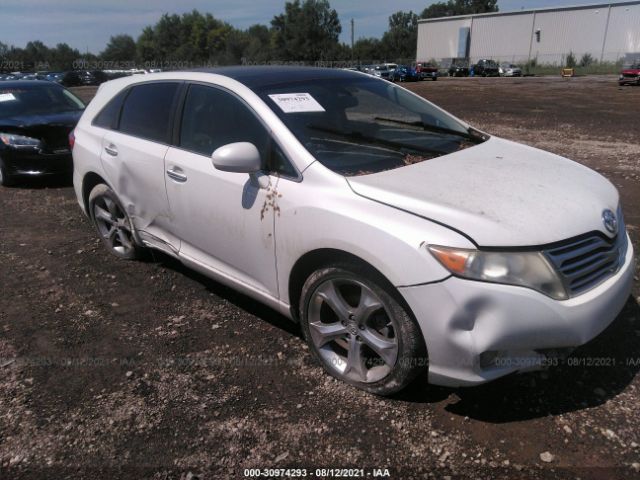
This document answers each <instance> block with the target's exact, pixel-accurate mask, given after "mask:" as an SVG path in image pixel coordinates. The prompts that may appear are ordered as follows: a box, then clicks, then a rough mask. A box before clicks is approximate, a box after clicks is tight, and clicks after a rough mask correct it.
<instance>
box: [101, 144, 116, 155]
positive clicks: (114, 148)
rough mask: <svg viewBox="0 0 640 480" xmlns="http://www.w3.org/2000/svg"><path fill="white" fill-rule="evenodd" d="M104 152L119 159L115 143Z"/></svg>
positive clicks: (105, 148)
mask: <svg viewBox="0 0 640 480" xmlns="http://www.w3.org/2000/svg"><path fill="white" fill-rule="evenodd" d="M104 151H105V152H107V153H108V154H109V155H111V156H112V157H117V156H118V149H117V148H116V146H115V145H114V144H113V143H111V144H110V145H109V146H107V147H104Z"/></svg>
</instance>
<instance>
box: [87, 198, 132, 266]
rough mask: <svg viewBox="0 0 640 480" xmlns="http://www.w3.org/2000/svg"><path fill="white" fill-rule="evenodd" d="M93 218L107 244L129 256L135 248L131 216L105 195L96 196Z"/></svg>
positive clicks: (122, 254) (117, 252) (119, 252)
mask: <svg viewBox="0 0 640 480" xmlns="http://www.w3.org/2000/svg"><path fill="white" fill-rule="evenodd" d="M93 218H94V220H95V223H96V226H97V228H98V231H99V232H100V235H102V238H103V239H104V240H105V242H106V243H107V246H108V247H109V248H111V250H113V251H114V252H115V253H116V254H118V255H120V256H128V255H130V254H131V253H132V252H133V251H134V250H135V242H134V240H133V233H132V231H131V224H130V223H129V217H127V215H126V214H125V213H124V212H123V211H122V209H121V208H120V206H119V205H118V204H117V203H116V202H114V201H113V199H111V198H109V197H107V196H105V195H101V196H99V197H98V198H96V199H95V201H94V202H93Z"/></svg>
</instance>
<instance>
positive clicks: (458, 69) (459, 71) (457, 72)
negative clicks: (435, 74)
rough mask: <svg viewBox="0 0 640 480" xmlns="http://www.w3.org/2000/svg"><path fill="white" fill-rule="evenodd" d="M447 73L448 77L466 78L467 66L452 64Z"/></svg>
mask: <svg viewBox="0 0 640 480" xmlns="http://www.w3.org/2000/svg"><path fill="white" fill-rule="evenodd" d="M448 72H449V76H450V77H468V76H469V65H468V64H467V63H464V62H453V63H452V64H451V65H450V66H449V70H448Z"/></svg>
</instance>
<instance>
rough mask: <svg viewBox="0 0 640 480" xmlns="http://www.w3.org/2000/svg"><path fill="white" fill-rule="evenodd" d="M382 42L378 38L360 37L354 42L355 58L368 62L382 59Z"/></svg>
mask: <svg viewBox="0 0 640 480" xmlns="http://www.w3.org/2000/svg"><path fill="white" fill-rule="evenodd" d="M380 43H381V42H380V39H378V38H360V39H359V40H357V41H356V42H355V43H354V44H353V58H355V59H356V60H358V61H359V62H366V63H369V62H374V61H377V60H382V56H381V47H380Z"/></svg>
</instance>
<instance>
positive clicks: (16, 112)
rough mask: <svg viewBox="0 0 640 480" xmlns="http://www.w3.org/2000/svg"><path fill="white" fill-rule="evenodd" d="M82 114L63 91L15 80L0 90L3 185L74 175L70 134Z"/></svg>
mask: <svg viewBox="0 0 640 480" xmlns="http://www.w3.org/2000/svg"><path fill="white" fill-rule="evenodd" d="M83 109H84V104H83V103H82V101H81V100H80V99H79V98H77V97H76V96H75V95H73V94H72V93H71V92H69V91H68V90H66V89H64V88H63V87H61V86H60V85H58V84H56V83H53V82H47V81H32V80H15V81H5V82H2V83H1V84H0V185H11V184H13V183H16V182H17V181H18V180H19V179H20V178H21V177H33V176H40V175H53V174H67V175H71V172H72V171H73V162H72V158H71V150H70V149H69V139H68V136H69V133H70V132H71V131H72V130H73V127H75V125H76V123H77V122H78V120H79V118H80V115H81V114H82V111H83Z"/></svg>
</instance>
